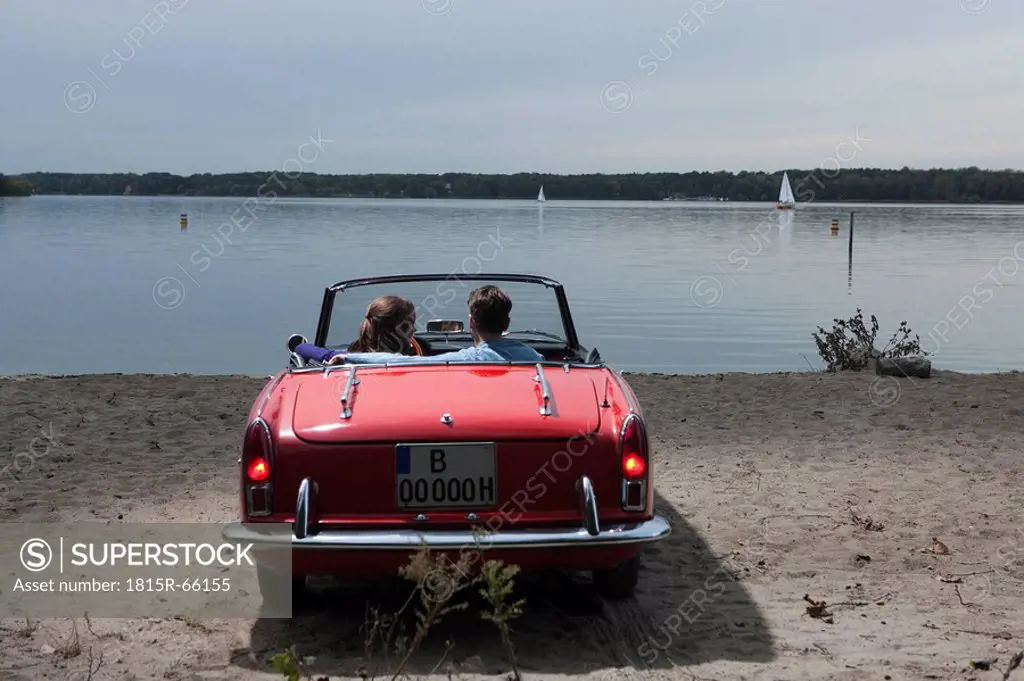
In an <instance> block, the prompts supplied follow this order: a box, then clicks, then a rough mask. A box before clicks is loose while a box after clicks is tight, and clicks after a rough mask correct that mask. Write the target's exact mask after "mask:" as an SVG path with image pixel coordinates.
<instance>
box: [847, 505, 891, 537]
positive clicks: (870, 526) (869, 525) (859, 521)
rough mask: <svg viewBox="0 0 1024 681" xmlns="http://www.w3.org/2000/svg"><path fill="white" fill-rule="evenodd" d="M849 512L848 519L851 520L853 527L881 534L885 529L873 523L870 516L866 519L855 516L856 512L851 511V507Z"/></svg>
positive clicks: (880, 524) (881, 525)
mask: <svg viewBox="0 0 1024 681" xmlns="http://www.w3.org/2000/svg"><path fill="white" fill-rule="evenodd" d="M849 511H850V519H851V520H853V523H854V524H855V525H859V526H860V527H862V528H864V529H865V530H867V531H868V532H881V531H882V530H884V529H885V525H883V524H882V523H878V522H875V520H874V519H873V518H872V517H871V516H868V517H867V518H862V517H860V516H859V515H857V512H856V511H854V510H853V507H852V506H851V507H850V508H849Z"/></svg>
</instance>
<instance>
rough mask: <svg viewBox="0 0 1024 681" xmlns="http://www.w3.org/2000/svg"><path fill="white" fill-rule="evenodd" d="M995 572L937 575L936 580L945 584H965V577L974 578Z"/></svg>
mask: <svg viewBox="0 0 1024 681" xmlns="http://www.w3.org/2000/svg"><path fill="white" fill-rule="evenodd" d="M990 572H995V570H979V571H978V572H962V573H960V574H949V575H935V579H937V580H939V581H940V582H942V583H943V584H963V583H964V580H963V578H964V577H973V576H974V575H987V574H988V573H990Z"/></svg>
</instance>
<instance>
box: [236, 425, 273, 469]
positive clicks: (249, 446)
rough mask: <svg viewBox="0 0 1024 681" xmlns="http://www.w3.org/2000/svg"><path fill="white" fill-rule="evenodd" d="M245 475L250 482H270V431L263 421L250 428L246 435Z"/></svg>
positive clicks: (243, 458)
mask: <svg viewBox="0 0 1024 681" xmlns="http://www.w3.org/2000/svg"><path fill="white" fill-rule="evenodd" d="M242 461H243V462H244V463H245V475H246V478H247V479H248V481H249V482H254V483H262V482H267V481H269V480H270V461H271V452H270V431H269V430H268V428H267V425H266V423H265V422H263V421H262V420H257V421H254V422H253V423H252V425H250V426H249V432H247V433H246V434H245V450H244V452H243V454H242Z"/></svg>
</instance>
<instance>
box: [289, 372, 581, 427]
mask: <svg viewBox="0 0 1024 681" xmlns="http://www.w3.org/2000/svg"><path fill="white" fill-rule="evenodd" d="M541 377H543V380H539V379H540V378H541ZM304 379H305V380H303V381H302V382H301V385H300V386H299V388H298V391H297V394H296V396H295V402H294V413H293V420H292V427H293V430H294V433H295V435H296V436H297V437H299V438H300V439H302V440H305V441H306V442H310V443H317V444H329V443H339V444H340V443H346V444H351V443H370V442H381V443H397V442H438V441H449V442H451V441H462V442H467V441H488V442H502V441H513V440H558V439H566V438H570V437H574V436H575V437H578V436H580V435H584V434H587V433H592V432H595V431H596V430H597V429H598V427H599V425H600V418H601V415H600V409H599V406H598V395H597V389H596V387H595V384H594V381H593V380H592V378H591V375H590V372H587V371H579V370H577V371H564V370H563V369H562V368H561V367H551V366H548V367H544V368H543V370H542V372H540V374H539V373H538V370H537V368H536V367H534V366H522V365H519V366H472V367H466V366H465V365H444V366H422V365H421V366H417V367H387V368H384V367H373V368H370V367H362V368H360V367H356V370H355V372H354V379H353V377H352V372H351V367H345V368H341V369H334V370H332V371H330V372H327V373H324V374H320V373H316V374H307V375H306V376H304ZM545 384H546V388H547V390H546V392H547V393H548V395H549V400H548V406H549V408H550V415H543V414H541V407H542V405H543V404H544V399H543V393H544V392H545V390H544V386H545ZM343 397H347V402H346V405H345V407H346V408H343V405H342V398H343ZM345 411H347V412H348V417H347V418H343V412H345Z"/></svg>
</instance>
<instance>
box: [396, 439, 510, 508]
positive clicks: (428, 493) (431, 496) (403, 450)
mask: <svg viewBox="0 0 1024 681" xmlns="http://www.w3.org/2000/svg"><path fill="white" fill-rule="evenodd" d="M494 451H495V448H494V443H493V442H459V443H437V444H401V445H398V446H397V447H396V448H395V487H396V490H395V491H396V496H397V499H398V507H399V508H488V507H492V506H494V502H495V499H496V498H497V493H498V480H497V476H496V475H495V471H494V468H495V466H494V460H495V454H494Z"/></svg>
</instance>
